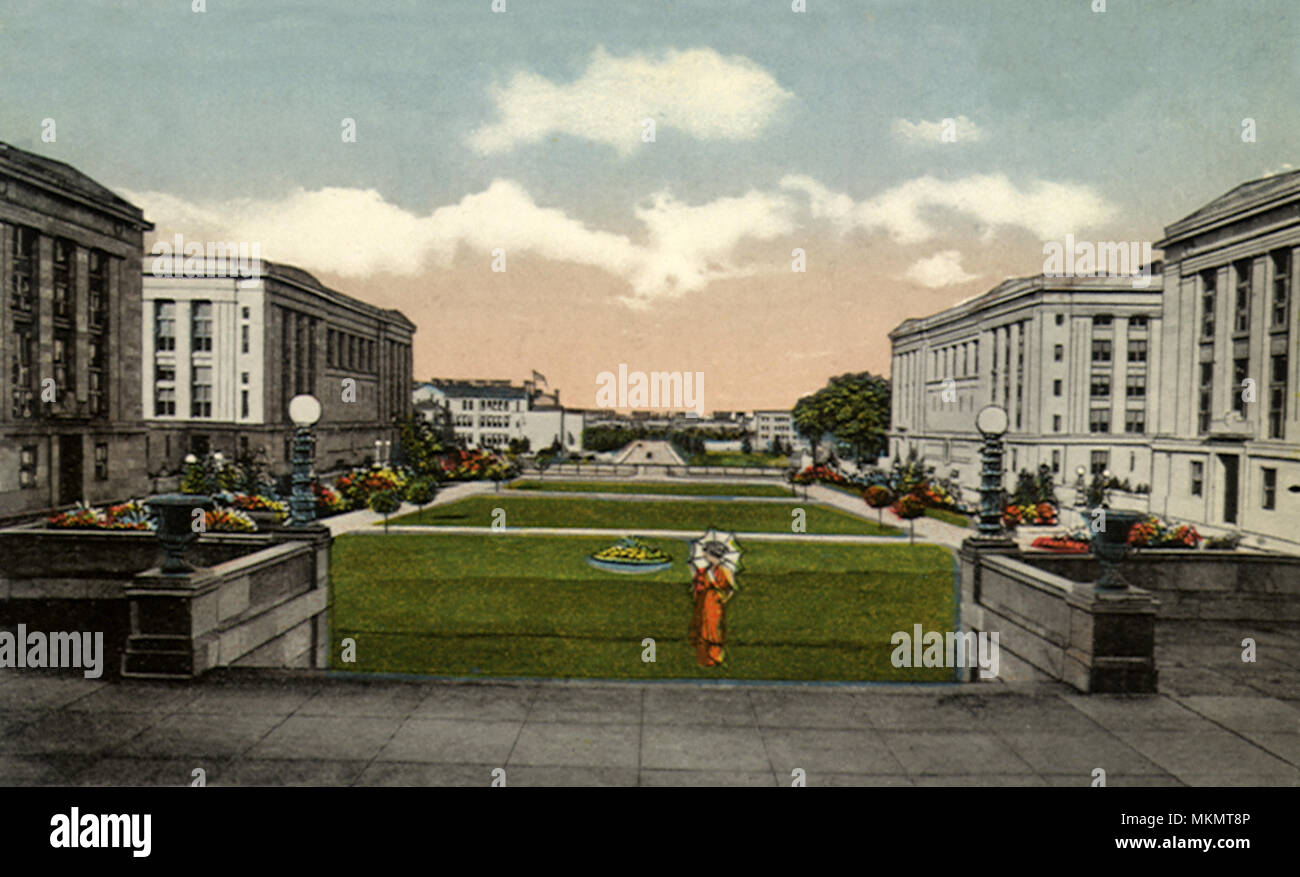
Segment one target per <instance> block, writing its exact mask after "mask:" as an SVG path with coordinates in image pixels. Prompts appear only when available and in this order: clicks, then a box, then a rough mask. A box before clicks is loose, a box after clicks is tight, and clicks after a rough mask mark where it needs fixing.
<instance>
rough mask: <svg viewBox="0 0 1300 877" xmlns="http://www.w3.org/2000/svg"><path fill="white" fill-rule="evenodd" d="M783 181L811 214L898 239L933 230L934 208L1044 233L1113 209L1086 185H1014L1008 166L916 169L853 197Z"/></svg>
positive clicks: (843, 228) (1051, 234)
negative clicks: (962, 172) (945, 176)
mask: <svg viewBox="0 0 1300 877" xmlns="http://www.w3.org/2000/svg"><path fill="white" fill-rule="evenodd" d="M781 187H782V188H783V189H787V190H791V191H797V192H802V193H804V194H805V195H806V196H807V197H808V201H809V209H810V211H811V213H812V215H813V217H814V218H821V219H826V220H828V221H829V222H831V223H832V225H834V226H835V228H836V229H837V230H839V231H840V232H841V233H845V232H848V231H852V230H854V229H862V230H864V231H869V232H875V231H880V232H885V233H886V234H888V235H889V236H890V237H891V238H892V239H893V240H894V241H895V242H897V243H900V244H917V243H924V242H925V241H927V240H930V239H932V238H933V237H935V235H936V234H937V233H938V229H937V228H936V224H935V220H936V219H937V214H938V212H939V211H948V212H949V213H951V214H954V215H957V216H963V217H968V218H971V219H974V220H976V221H977V222H979V223H982V224H983V225H985V226H986V228H985V229H984V232H985V234H986V235H987V234H988V233H989V231H991V229H992V228H998V227H1007V228H1021V229H1025V230H1027V231H1029V232H1031V233H1033V234H1035V235H1037V236H1038V237H1039V238H1040V239H1042V240H1055V239H1059V238H1062V237H1064V236H1065V234H1067V233H1077V232H1079V231H1080V230H1082V229H1085V228H1091V227H1095V226H1097V225H1100V224H1101V223H1104V222H1106V221H1107V220H1109V219H1111V218H1112V217H1113V216H1114V215H1115V213H1116V210H1115V207H1114V206H1113V205H1111V204H1109V203H1108V202H1106V201H1105V200H1104V199H1102V198H1101V197H1100V196H1099V195H1097V194H1096V193H1094V192H1093V191H1092V190H1091V189H1090V188H1088V187H1086V186H1078V185H1075V184H1073V183H1055V182H1050V181H1044V180H1039V181H1036V182H1033V183H1029V184H1027V185H1025V186H1017V185H1016V184H1015V183H1012V182H1011V181H1010V180H1009V179H1008V178H1007V177H1006V175H1005V174H975V175H972V176H967V177H962V178H961V179H957V180H952V181H944V180H939V179H936V178H935V177H931V176H924V177H918V178H916V179H914V180H908V181H907V182H904V183H900V184H899V185H897V186H894V187H892V188H889V189H886V190H885V191H884V192H881V193H880V194H879V195H876V196H875V197H873V198H869V199H867V200H865V201H857V202H855V201H854V200H853V199H851V198H850V197H848V196H847V195H844V194H841V193H837V192H832V191H831V190H829V189H827V188H826V187H825V186H823V185H822V184H821V183H819V182H817V181H816V180H814V179H812V178H811V177H806V176H797V175H796V176H787V177H785V178H784V179H782V180H781Z"/></svg>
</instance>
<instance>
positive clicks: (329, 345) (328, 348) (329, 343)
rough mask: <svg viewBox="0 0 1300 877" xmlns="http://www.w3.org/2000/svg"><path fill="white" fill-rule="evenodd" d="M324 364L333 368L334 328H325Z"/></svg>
mask: <svg viewBox="0 0 1300 877" xmlns="http://www.w3.org/2000/svg"><path fill="white" fill-rule="evenodd" d="M325 364H326V365H328V366H329V367H330V368H334V330H333V329H330V328H326V329H325Z"/></svg>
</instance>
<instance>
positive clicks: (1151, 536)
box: [1128, 515, 1201, 548]
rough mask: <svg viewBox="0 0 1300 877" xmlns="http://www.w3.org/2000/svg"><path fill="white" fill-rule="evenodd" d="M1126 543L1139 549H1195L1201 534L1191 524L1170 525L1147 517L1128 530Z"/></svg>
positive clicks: (1151, 516)
mask: <svg viewBox="0 0 1300 877" xmlns="http://www.w3.org/2000/svg"><path fill="white" fill-rule="evenodd" d="M1128 543H1129V544H1130V545H1134V546H1137V547H1139V548H1196V547H1197V546H1199V545H1200V544H1201V534H1200V533H1198V532H1196V528H1195V527H1193V526H1192V525H1191V524H1172V523H1169V522H1167V521H1162V520H1160V518H1158V517H1157V516H1155V515H1149V516H1148V517H1147V519H1146V520H1145V521H1140V522H1138V523H1136V524H1134V525H1133V529H1131V530H1129V532H1128Z"/></svg>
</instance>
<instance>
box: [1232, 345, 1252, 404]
mask: <svg viewBox="0 0 1300 877" xmlns="http://www.w3.org/2000/svg"><path fill="white" fill-rule="evenodd" d="M1249 374H1250V360H1249V359H1245V358H1243V359H1234V360H1233V361H1232V410H1233V411H1236V412H1237V413H1238V414H1241V415H1243V416H1244V415H1245V413H1246V393H1245V392H1244V389H1243V386H1242V385H1243V384H1244V383H1245V382H1246V378H1247V377H1248V376H1249Z"/></svg>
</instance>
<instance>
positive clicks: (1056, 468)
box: [1052, 451, 1061, 475]
mask: <svg viewBox="0 0 1300 877" xmlns="http://www.w3.org/2000/svg"><path fill="white" fill-rule="evenodd" d="M1060 472H1061V452H1060V451H1052V474H1053V475H1059V474H1060Z"/></svg>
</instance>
